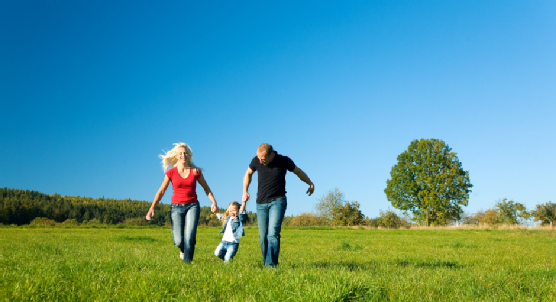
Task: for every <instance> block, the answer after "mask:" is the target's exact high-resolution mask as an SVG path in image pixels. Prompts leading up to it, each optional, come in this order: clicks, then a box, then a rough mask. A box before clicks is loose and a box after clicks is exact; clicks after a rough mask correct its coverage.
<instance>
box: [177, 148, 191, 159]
mask: <svg viewBox="0 0 556 302" xmlns="http://www.w3.org/2000/svg"><path fill="white" fill-rule="evenodd" d="M188 156H189V154H187V152H186V151H185V148H178V154H177V155H176V159H177V160H178V162H180V163H186V162H187V158H188Z"/></svg>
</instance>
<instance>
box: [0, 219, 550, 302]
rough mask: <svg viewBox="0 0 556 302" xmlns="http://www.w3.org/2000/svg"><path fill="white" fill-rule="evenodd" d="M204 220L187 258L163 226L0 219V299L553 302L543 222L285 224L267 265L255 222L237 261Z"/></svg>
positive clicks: (545, 231)
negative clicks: (273, 261) (15, 223)
mask: <svg viewBox="0 0 556 302" xmlns="http://www.w3.org/2000/svg"><path fill="white" fill-rule="evenodd" d="M218 231H219V229H218V228H199V230H198V236H197V248H196V251H195V260H194V261H193V263H192V264H191V265H185V264H183V262H181V260H180V259H179V257H178V254H179V252H178V250H177V248H175V247H174V246H173V243H172V240H171V230H170V229H169V228H154V229H149V228H143V229H139V228H135V229H115V228H113V229H86V228H73V229H64V228H23V227H15V228H14V227H3V228H0V234H1V246H2V248H1V249H2V254H1V255H0V260H1V267H2V299H3V300H5V301H8V300H9V301H163V300H164V301H166V300H176V301H556V233H552V232H550V231H547V230H365V229H302V228H284V230H283V231H282V249H281V254H280V266H279V267H278V268H277V269H268V268H263V267H262V257H261V255H260V248H259V243H258V231H257V228H256V227H249V228H247V230H246V234H247V236H246V237H244V238H242V240H241V245H240V248H239V252H238V254H237V256H236V257H235V258H234V261H233V263H230V264H228V265H224V264H223V263H222V262H221V261H220V259H218V258H216V257H215V256H214V255H213V251H214V249H215V248H216V246H217V245H218V243H219V242H220V240H221V239H220V237H219V236H218V235H217V233H218Z"/></svg>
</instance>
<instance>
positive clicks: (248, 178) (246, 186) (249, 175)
mask: <svg viewBox="0 0 556 302" xmlns="http://www.w3.org/2000/svg"><path fill="white" fill-rule="evenodd" d="M253 173H254V172H253V170H251V168H250V167H247V171H246V172H245V176H244V177H243V196H242V197H241V202H242V204H241V208H240V209H239V210H240V212H243V211H245V205H246V204H247V201H248V200H249V185H250V184H251V179H252V178H253Z"/></svg>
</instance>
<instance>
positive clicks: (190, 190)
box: [166, 167, 201, 204]
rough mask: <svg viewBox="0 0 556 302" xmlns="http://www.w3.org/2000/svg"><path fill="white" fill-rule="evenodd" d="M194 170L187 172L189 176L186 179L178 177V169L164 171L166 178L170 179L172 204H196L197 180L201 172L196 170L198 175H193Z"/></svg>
mask: <svg viewBox="0 0 556 302" xmlns="http://www.w3.org/2000/svg"><path fill="white" fill-rule="evenodd" d="M194 170H195V169H191V170H189V175H187V177H186V178H183V177H181V176H180V173H179V172H178V167H174V168H172V169H170V170H168V171H166V176H168V178H170V181H171V182H172V188H174V195H172V203H176V204H188V203H194V202H197V192H196V187H197V178H199V176H200V175H201V170H197V171H198V172H197V174H198V175H195V172H194Z"/></svg>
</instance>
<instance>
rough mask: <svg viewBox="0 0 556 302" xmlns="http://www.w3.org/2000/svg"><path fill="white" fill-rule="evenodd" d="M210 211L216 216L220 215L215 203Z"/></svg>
mask: <svg viewBox="0 0 556 302" xmlns="http://www.w3.org/2000/svg"><path fill="white" fill-rule="evenodd" d="M210 210H211V211H212V212H213V213H214V214H217V213H220V210H219V209H218V206H217V205H216V204H215V203H213V204H212V206H211V207H210Z"/></svg>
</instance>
